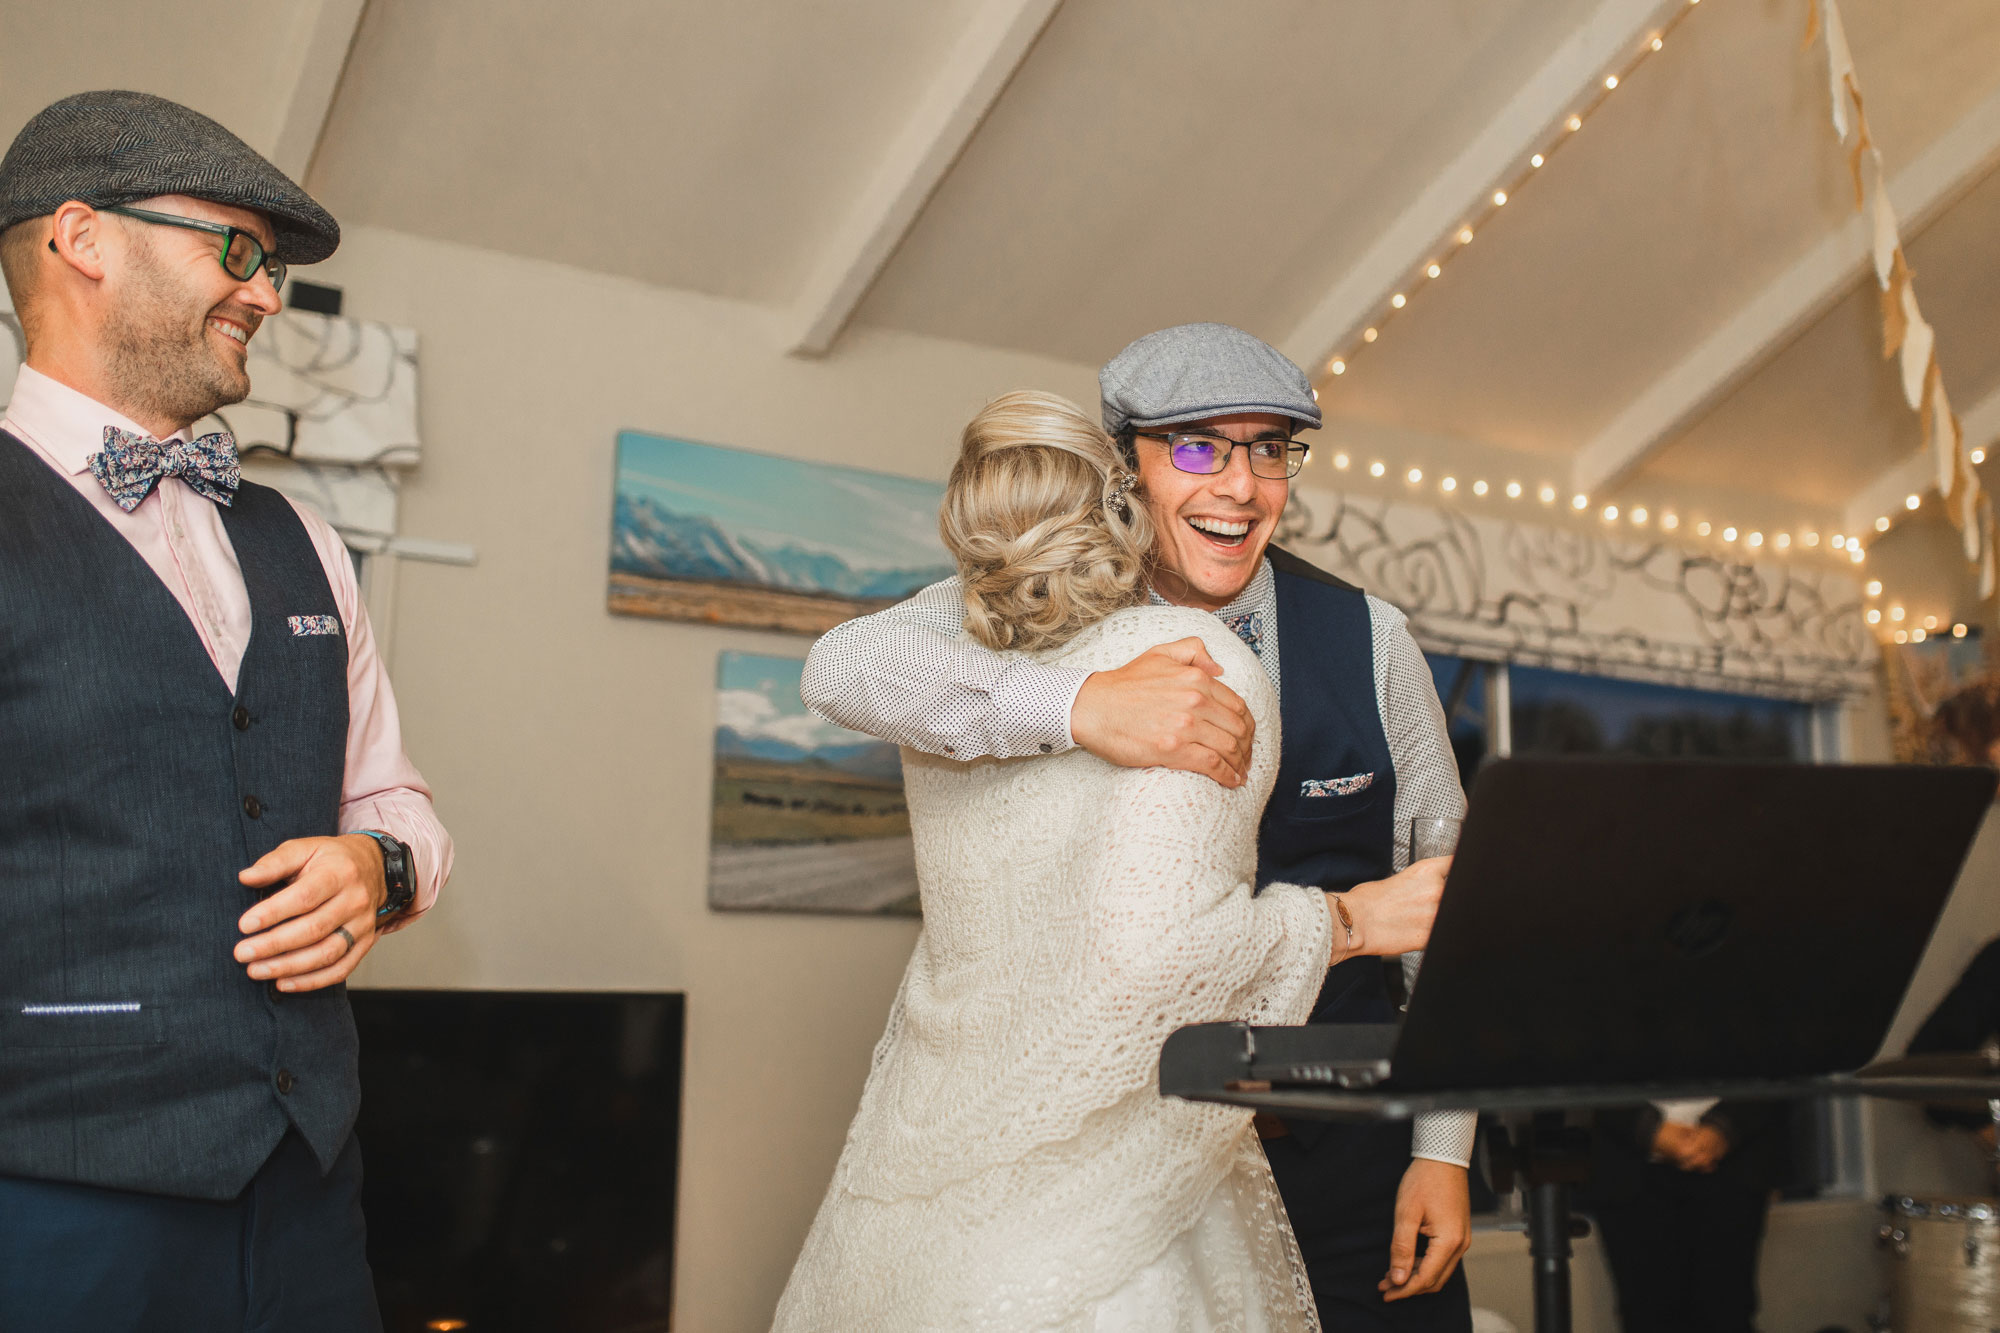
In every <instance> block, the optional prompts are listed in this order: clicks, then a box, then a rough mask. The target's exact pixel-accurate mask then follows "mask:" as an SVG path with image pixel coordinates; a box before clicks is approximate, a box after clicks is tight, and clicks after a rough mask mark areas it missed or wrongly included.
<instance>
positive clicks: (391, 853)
mask: <svg viewBox="0 0 2000 1333" xmlns="http://www.w3.org/2000/svg"><path fill="white" fill-rule="evenodd" d="M359 832H360V834H361V836H362V837H364V838H373V839H375V845H376V846H378V847H380V848H381V849H382V879H383V881H384V882H385V883H386V884H388V886H389V896H388V898H387V899H386V900H384V901H383V903H382V906H381V907H380V908H378V909H377V910H376V912H375V920H376V921H377V923H380V922H383V921H387V920H388V919H389V918H390V917H394V916H401V915H402V914H403V913H404V912H407V911H409V910H410V904H411V903H413V902H415V901H416V900H417V877H416V873H415V872H414V870H413V869H412V868H411V865H410V849H409V847H408V846H407V845H406V844H404V843H401V842H398V841H397V840H396V839H395V838H392V837H390V836H389V835H388V834H386V833H384V832H382V831H381V830H379V829H372V828H365V829H361V830H359Z"/></svg>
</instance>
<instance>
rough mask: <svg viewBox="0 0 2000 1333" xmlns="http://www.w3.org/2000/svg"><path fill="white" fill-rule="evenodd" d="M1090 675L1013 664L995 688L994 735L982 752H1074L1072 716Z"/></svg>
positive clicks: (1009, 754) (1012, 755)
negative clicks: (1070, 719)
mask: <svg viewBox="0 0 2000 1333" xmlns="http://www.w3.org/2000/svg"><path fill="white" fill-rule="evenodd" d="M1090 674H1091V673H1090V672H1088V671H1083V670H1080V669H1078V668H1076V667H1060V666H1053V665H1050V664H1048V663H1046V662H1034V661H1019V662H1013V663H1010V664H1009V665H1008V667H1007V669H1006V671H1005V672H1004V673H1003V674H1002V675H1001V677H1000V678H999V679H998V680H996V681H995V682H994V683H993V686H992V700H993V723H994V727H993V734H992V735H991V736H989V737H988V738H987V743H986V745H985V746H983V747H982V748H983V749H984V750H985V752H986V753H988V754H991V755H995V756H997V757H999V758H1001V759H1018V758H1020V757H1021V756H1023V755H1036V754H1058V753H1060V752H1062V751H1064V750H1068V749H1072V748H1074V747H1075V745H1076V742H1075V741H1074V740H1072V739H1071V738H1070V733H1069V711H1070V708H1071V707H1072V706H1073V705H1074V704H1075V703H1076V696H1077V692H1078V691H1080V690H1081V689H1082V688H1083V682H1084V681H1086V680H1088V679H1090ZM964 757H968V758H969V757H971V756H964Z"/></svg>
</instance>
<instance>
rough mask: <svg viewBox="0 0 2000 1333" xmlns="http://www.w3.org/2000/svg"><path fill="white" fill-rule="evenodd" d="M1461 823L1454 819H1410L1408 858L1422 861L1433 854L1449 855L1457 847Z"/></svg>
mask: <svg viewBox="0 0 2000 1333" xmlns="http://www.w3.org/2000/svg"><path fill="white" fill-rule="evenodd" d="M1461 824H1462V821H1460V820H1456V819H1412V820H1411V821H1410V859H1411V860H1412V861H1423V860H1427V859H1429V858H1430V857H1433V856H1450V855H1451V854H1452V852H1454V851H1456V850H1457V848H1458V830H1459V828H1460V827H1461Z"/></svg>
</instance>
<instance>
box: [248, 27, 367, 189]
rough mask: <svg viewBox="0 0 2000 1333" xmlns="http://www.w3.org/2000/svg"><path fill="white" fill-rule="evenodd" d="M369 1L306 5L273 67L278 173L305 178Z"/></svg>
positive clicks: (269, 147)
mask: <svg viewBox="0 0 2000 1333" xmlns="http://www.w3.org/2000/svg"><path fill="white" fill-rule="evenodd" d="M367 7H368V0H307V2H306V3H304V4H302V5H301V6H300V7H299V16H298V19H297V20H296V22H295V24H294V26H293V29H292V40H291V42H290V44H289V48H288V49H287V50H286V51H285V52H283V53H282V54H281V56H280V57H279V59H278V60H277V61H276V62H274V68H275V70H276V78H277V87H278V89H279V94H280V99H281V100H280V105H279V107H278V111H277V115H276V119H275V121H274V123H273V125H272V127H271V136H270V138H269V140H268V141H267V142H266V144H265V145H264V146H265V149H266V151H267V153H268V154H269V156H270V159H271V161H272V163H273V164H275V165H276V166H277V168H278V170H280V171H282V172H284V173H285V174H286V175H287V176H290V177H291V178H292V179H293V180H303V179H305V174H306V168H307V167H308V166H310V165H311V164H312V155H313V150H314V149H316V148H318V147H319V136H320V134H321V133H322V132H324V131H325V129H326V117H327V112H329V111H330V110H332V109H333V93H334V89H336V88H338V87H339V86H340V72H341V71H342V70H343V69H345V68H346V67H347V53H348V51H349V50H350V49H352V47H353V46H354V34H355V33H356V32H357V31H358V30H359V29H360V27H361V12H362V11H363V10H364V9H366V8H367Z"/></svg>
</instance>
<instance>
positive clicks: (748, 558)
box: [610, 431, 952, 633]
mask: <svg viewBox="0 0 2000 1333" xmlns="http://www.w3.org/2000/svg"><path fill="white" fill-rule="evenodd" d="M943 494H944V488H943V487H942V486H941V485H939V484H937V483H935V482H927V481H917V480H914V479H911V478H907V477H894V476H889V475H886V474H884V473H879V472H867V471H863V470H861V469H859V468H850V467H841V466H836V465H831V464H824V463H804V462H799V461H796V460H793V459H787V458H778V457H774V456H771V455H768V454H756V453H749V452H746V451H743V450H738V449H725V448H720V447H717V446H715V445H707V444H697V443H694V442H693V441H689V440H676V439H669V438H667V437H664V436H657V435H645V434H641V433H639V432H636V431H627V432H624V433H622V434H621V435H620V436H619V437H618V484H617V494H616V498H615V500H614V503H613V511H612V537H611V597H610V600H611V609H612V610H613V611H616V612H621V613H624V614H630V615H651V616H663V617H666V618H669V619H684V620H706V621H710V622H714V623H720V624H734V625H757V626H765V627H771V628H778V629H797V630H804V631H807V632H815V633H816V632H818V631H820V630H823V629H826V628H828V627H830V626H832V625H835V624H838V623H839V622H840V621H842V620H845V619H848V618H849V617H851V616H854V615H859V614H863V613H865V612H866V611H869V610H873V609H875V608H877V607H879V606H883V605H887V604H888V603H890V602H893V601H896V600H899V599H901V598H903V597H907V596H908V595H909V594H911V593H913V592H915V591H916V590H917V589H919V588H921V587H923V586H925V585H926V584H929V583H934V582H936V581H937V580H939V579H941V578H945V577H947V576H948V575H949V574H950V573H951V572H952V568H951V561H950V558H949V557H948V556H947V555H946V554H945V551H944V547H943V545H942V544H941V543H940V542H939V541H938V537H937V508H938V503H939V501H940V500H941V499H942V498H943Z"/></svg>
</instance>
